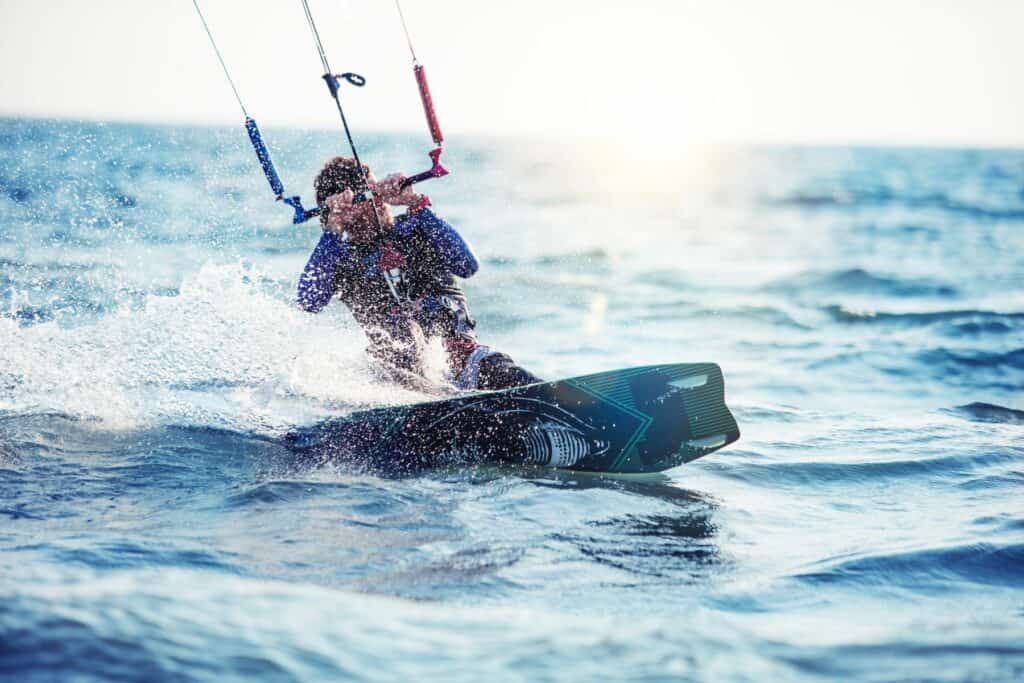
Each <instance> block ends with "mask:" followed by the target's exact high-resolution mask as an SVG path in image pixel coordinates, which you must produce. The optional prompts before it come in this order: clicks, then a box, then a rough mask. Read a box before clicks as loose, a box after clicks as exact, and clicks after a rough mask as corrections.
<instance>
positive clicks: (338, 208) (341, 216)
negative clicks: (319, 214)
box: [323, 190, 360, 235]
mask: <svg viewBox="0 0 1024 683" xmlns="http://www.w3.org/2000/svg"><path fill="white" fill-rule="evenodd" d="M353 196H354V195H353V194H352V190H345V191H344V192H339V193H338V194H332V195H331V196H330V197H328V198H327V199H326V200H324V205H325V206H326V207H327V223H326V225H324V226H323V227H324V230H326V231H327V232H333V233H334V234H336V235H341V233H343V232H345V229H346V227H347V226H348V224H349V223H351V222H352V219H353V218H355V217H356V216H357V215H358V214H359V211H360V209H359V207H358V206H356V205H355V204H353V203H352V198H353Z"/></svg>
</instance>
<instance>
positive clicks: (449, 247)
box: [400, 208, 480, 278]
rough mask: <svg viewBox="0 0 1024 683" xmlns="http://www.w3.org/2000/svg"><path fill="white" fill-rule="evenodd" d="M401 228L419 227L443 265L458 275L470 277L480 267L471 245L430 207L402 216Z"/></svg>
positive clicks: (411, 228) (413, 228)
mask: <svg viewBox="0 0 1024 683" xmlns="http://www.w3.org/2000/svg"><path fill="white" fill-rule="evenodd" d="M400 229H401V230H415V229H419V230H420V234H422V235H423V236H424V237H426V238H427V241H429V242H430V245H431V246H432V247H434V250H435V251H436V252H437V254H438V255H439V256H440V257H441V260H442V261H443V262H444V264H445V266H446V267H447V268H448V270H450V271H451V272H452V273H454V274H455V275H458V276H459V277H463V278H465V277H470V276H471V275H473V274H474V273H475V272H476V271H477V269H478V268H479V267H480V264H479V262H478V261H477V260H476V254H474V253H473V249H472V247H470V246H469V243H468V242H466V240H464V239H463V238H462V235H460V234H459V233H458V232H457V231H456V230H455V228H453V227H452V226H451V225H449V224H448V222H447V221H444V220H442V219H440V218H438V217H437V215H435V214H434V212H433V211H431V210H430V209H425V208H424V209H420V210H419V211H417V212H416V213H415V214H413V215H411V216H406V217H404V219H403V221H402V225H401V227H400Z"/></svg>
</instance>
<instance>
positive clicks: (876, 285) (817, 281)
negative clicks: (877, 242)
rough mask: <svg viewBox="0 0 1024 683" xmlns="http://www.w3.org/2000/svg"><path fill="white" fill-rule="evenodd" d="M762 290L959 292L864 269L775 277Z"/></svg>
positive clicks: (895, 293) (932, 294)
mask: <svg viewBox="0 0 1024 683" xmlns="http://www.w3.org/2000/svg"><path fill="white" fill-rule="evenodd" d="M763 289H765V290H766V291H777V292H782V293H802V292H808V291H810V292H838V293H845V294H874V295H879V296H889V297H940V298H951V297H955V296H957V294H958V290H957V288H956V287H954V286H953V285H951V284H949V283H946V282H941V281H938V280H931V279H926V278H906V277H897V276H894V275H882V274H877V273H872V272H870V271H867V270H864V269H863V268H850V269H847V270H837V271H828V272H821V271H807V272H804V273H800V274H799V275H796V276H792V277H787V278H783V279H781V280H777V281H776V282H773V283H770V284H768V285H766V286H765V287H764V288H763Z"/></svg>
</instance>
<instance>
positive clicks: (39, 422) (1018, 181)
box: [0, 119, 1024, 682]
mask: <svg viewBox="0 0 1024 683" xmlns="http://www.w3.org/2000/svg"><path fill="white" fill-rule="evenodd" d="M264 134H265V137H266V138H267V141H268V144H269V145H270V147H271V149H272V152H273V153H274V155H275V161H276V162H277V166H278V169H279V171H280V172H281V175H282V178H283V180H284V181H285V184H286V185H287V186H288V187H289V190H290V191H291V192H293V193H301V194H302V195H304V197H305V198H306V201H307V203H309V202H311V192H310V189H311V187H310V186H311V180H312V177H313V175H314V174H315V172H316V170H317V169H318V168H319V166H320V164H322V162H323V161H324V160H325V159H326V158H328V157H330V156H333V155H335V154H338V153H342V152H343V151H344V139H343V137H342V136H341V134H340V132H338V131H314V132H304V131H296V130H273V129H271V130H265V131H264ZM359 141H360V142H361V143H362V147H363V149H362V150H361V151H362V153H363V156H364V159H365V160H366V161H368V162H369V163H370V164H372V165H373V167H374V168H375V170H376V171H377V172H378V174H383V173H386V172H389V171H392V170H403V171H406V172H415V171H419V170H422V169H423V168H424V167H426V166H427V164H428V160H427V158H426V155H425V152H426V150H427V149H428V146H427V142H428V141H426V140H425V139H423V137H422V136H404V135H376V136H363V137H361V138H359ZM445 158H446V160H447V163H448V165H449V166H450V167H451V168H452V169H453V173H452V175H451V176H450V177H448V178H445V179H443V180H435V181H431V182H430V183H429V184H427V185H424V186H422V187H423V189H424V190H426V191H428V192H429V193H430V195H431V197H432V199H433V202H434V206H435V208H436V210H437V212H438V213H439V214H441V215H442V216H444V217H446V218H447V219H448V220H449V221H450V222H452V223H453V224H454V225H455V226H456V227H457V228H458V229H459V230H460V231H461V232H462V234H464V235H465V236H466V237H467V238H468V239H469V241H470V242H472V244H473V245H474V246H475V248H476V250H477V252H478V254H479V256H480V257H481V261H482V267H481V270H480V272H479V274H478V275H477V276H475V277H473V278H472V279H470V280H468V281H467V282H466V283H465V287H466V290H467V293H468V296H469V297H470V302H471V309H472V311H473V313H474V316H475V317H476V318H477V320H478V323H479V325H478V330H479V332H480V336H481V338H482V340H483V341H485V342H486V343H489V344H491V345H492V346H495V347H497V348H500V349H502V350H504V351H507V352H508V353H510V354H511V355H512V356H513V357H515V358H516V359H517V360H519V361H520V362H522V363H523V364H524V365H525V366H527V367H528V368H530V369H531V370H533V371H534V372H536V373H538V374H540V375H542V376H544V377H549V378H558V377H566V376H572V375H577V374H585V373H589V372H596V371H601V370H608V369H613V368H619V367H627V366H633V365H645V364H652V363H660V362H697V361H713V362H716V363H718V364H720V365H721V367H722V369H723V371H724V374H725V378H726V398H727V401H728V403H729V405H730V406H731V407H732V409H733V411H734V413H735V414H736V417H737V420H738V421H739V424H740V428H741V431H742V434H743V436H742V438H741V439H740V441H739V442H738V443H736V444H734V445H733V446H730V447H729V448H726V449H724V450H722V451H719V452H717V453H715V454H713V455H710V456H708V457H706V458H703V459H700V460H697V461H695V462H693V463H690V464H687V465H684V466H682V467H678V468H675V469H673V470H669V471H667V472H665V473H663V474H659V475H651V476H644V477H608V476H594V475H583V474H574V473H569V472H562V471H555V470H545V469H530V470H517V469H507V468H499V467H493V468H492V467H487V468H480V467H476V468H468V467H467V468H463V469H460V468H447V469H443V470H438V471H430V472H426V473H424V474H422V475H421V476H416V477H404V478H384V477H377V476H372V475H368V474H365V473H363V472H361V471H360V470H359V469H358V468H353V467H352V466H351V464H350V463H344V462H324V463H317V464H315V465H313V464H308V463H306V464H303V463H302V462H299V461H297V460H296V459H295V458H294V457H292V456H291V454H290V453H289V452H288V451H287V450H286V449H285V447H284V445H283V441H282V437H283V435H284V434H286V433H287V432H288V431H289V430H290V429H293V428H295V427H296V426H300V425H308V424H312V423H314V422H316V421H318V420H320V419H323V418H325V417H329V416H336V415H344V414H346V413H348V412H351V411H353V410H357V409H365V408H371V407H378V406H385V405H394V404H399V403H406V402H409V401H416V400H423V398H424V397H423V396H420V395H417V394H414V393H411V392H409V391H407V390H403V389H399V388H395V387H393V386H389V385H387V384H383V383H381V382H380V381H379V380H378V379H376V376H375V374H374V372H373V371H372V369H371V367H370V366H369V364H368V363H367V361H366V359H365V357H364V353H363V349H364V346H365V342H364V339H363V337H362V334H361V332H360V331H359V330H358V328H357V327H356V326H355V324H354V323H353V321H352V320H351V318H350V316H349V314H348V313H347V311H346V310H345V309H344V307H343V306H341V305H340V304H332V305H331V306H329V307H328V309H326V310H325V311H324V313H322V314H320V315H318V316H313V315H308V314H305V313H303V312H301V311H300V310H298V309H297V308H296V307H295V305H294V304H293V297H294V291H295V286H296V282H297V279H298V274H299V272H300V271H301V268H302V266H303V264H304V263H305V259H306V258H307V256H308V254H309V252H310V251H311V249H312V248H313V246H314V244H315V243H316V241H317V239H318V235H319V226H318V225H317V224H316V222H315V221H313V222H311V223H309V224H306V225H303V226H298V227H296V226H293V225H291V224H290V222H289V221H290V213H289V211H288V210H287V208H286V207H283V206H282V205H281V204H280V203H278V204H275V203H274V202H273V201H272V196H271V194H270V192H269V190H268V188H267V186H266V183H265V182H264V180H263V178H262V176H261V174H260V170H259V168H258V166H257V164H256V161H255V158H254V156H253V154H252V150H251V149H250V148H249V146H248V141H247V140H246V138H245V132H244V129H243V128H242V126H241V125H239V126H237V127H169V126H143V125H125V124H116V125H115V124H102V123H72V122H47V121H35V120H18V119H0V678H3V679H7V680H12V681H15V680H16V681H49V680H62V681H65V680H67V681H70V680H74V681H91V680H97V681H99V680H104V681H106V680H123V681H159V680H173V681H185V680H210V681H223V680H252V679H256V680H267V681H278V680H280V681H292V680H308V681H321V680H360V681H394V680H436V681H480V680H500V681H622V680H643V681H662V680H697V681H716V682H718V681H769V680H785V681H819V680H835V681H847V680H857V681H965V680H970V681H1010V680H1022V679H1024V496H1022V495H1021V492H1022V490H1024V151H1021V150H979V149H881V148H876V149H868V148H843V147H831V148H825V147H764V148H759V147H693V148H686V149H682V150H676V151H671V150H666V149H648V148H645V147H643V146H641V145H636V144H634V145H617V144H615V143H612V142H607V141H605V142H601V141H593V140H577V141H567V140H561V141H559V140H533V139H526V138H521V139H517V138H508V139H506V138H482V137H481V138H459V139H455V138H452V139H451V140H450V148H449V149H447V150H446V152H445ZM436 351H437V350H436V349H435V356H436ZM434 361H435V362H437V361H438V358H436V357H435V358H434Z"/></svg>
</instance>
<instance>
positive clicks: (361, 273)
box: [298, 208, 540, 389]
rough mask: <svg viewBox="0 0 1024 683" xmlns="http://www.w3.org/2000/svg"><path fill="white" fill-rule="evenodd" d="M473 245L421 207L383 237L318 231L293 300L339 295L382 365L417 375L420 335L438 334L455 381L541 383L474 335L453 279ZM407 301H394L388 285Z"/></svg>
mask: <svg viewBox="0 0 1024 683" xmlns="http://www.w3.org/2000/svg"><path fill="white" fill-rule="evenodd" d="M478 267H479V263H478V262H477V259H476V256H475V255H474V254H473V250H472V249H471V248H470V246H469V245H468V244H467V243H466V241H465V240H464V239H463V238H462V236H461V235H459V233H458V232H456V230H455V228H453V227H452V226H451V225H449V224H448V223H447V222H445V221H443V220H441V219H440V218H438V217H437V216H436V215H435V214H434V213H433V212H432V211H431V210H430V209H427V208H423V209H420V210H418V211H416V212H415V213H412V214H405V215H402V216H399V217H398V218H396V220H395V225H394V228H393V230H391V231H390V232H389V233H388V235H387V239H386V241H384V242H383V243H380V242H374V243H370V244H365V245H356V244H354V243H351V242H349V241H348V240H346V239H344V238H342V237H339V236H338V235H336V234H334V233H332V232H326V231H325V232H324V233H323V236H322V237H321V238H320V242H319V244H317V246H316V248H315V249H314V250H313V254H312V255H311V256H310V259H309V262H308V263H307V264H306V268H305V269H304V270H303V272H302V277H301V278H300V279H299V291H298V302H299V305H300V306H301V307H302V308H303V309H305V310H307V311H310V312H314V313H315V312H317V311H319V310H321V309H322V308H323V307H324V306H326V305H327V303H328V302H329V301H330V300H331V298H332V297H334V296H337V297H338V298H339V299H341V301H342V302H344V303H345V305H346V306H348V308H349V309H350V310H351V311H352V315H353V317H354V318H355V319H356V321H357V322H358V323H359V325H360V326H361V327H362V328H363V330H364V331H365V332H366V335H367V337H368V338H369V340H370V346H369V349H368V351H369V353H370V354H371V355H372V356H373V357H375V358H377V359H378V360H380V361H382V362H383V363H385V364H386V365H389V366H393V367H398V368H401V369H403V370H409V371H412V372H416V373H417V374H422V367H421V361H422V355H421V351H422V348H421V345H420V343H419V339H418V337H419V334H420V332H422V333H423V334H424V335H426V336H427V337H440V338H441V339H442V340H443V342H444V345H445V349H446V350H447V352H448V355H449V364H450V366H451V369H452V373H453V376H454V377H455V378H456V383H457V384H459V385H460V386H462V387H463V388H468V389H477V388H479V389H497V388H503V387H508V386H518V385H521V384H530V383H532V382H538V381H540V379H539V378H537V377H536V376H534V375H533V374H532V373H530V372H528V371H526V370H524V369H523V368H520V367H518V366H516V365H515V364H514V363H513V362H512V359H511V358H509V357H508V356H507V355H505V354H502V353H497V352H494V351H492V350H490V349H489V348H487V347H485V346H481V345H480V344H479V343H478V342H477V340H476V334H475V332H474V328H475V327H476V323H475V322H474V320H473V319H472V318H471V317H470V315H469V308H468V306H467V304H466V295H465V293H463V291H462V287H461V286H460V284H459V281H458V279H457V278H467V277H470V276H472V275H473V274H474V273H476V271H477V268H478ZM387 275H390V280H391V283H392V286H394V288H395V289H396V291H397V293H398V294H399V296H400V297H401V298H402V299H403V300H405V301H408V302H409V305H408V306H406V307H405V308H403V307H400V306H399V305H398V304H397V302H396V301H395V298H394V295H393V294H392V292H391V289H390V287H389V285H388V281H387V277H386V276H387Z"/></svg>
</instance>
